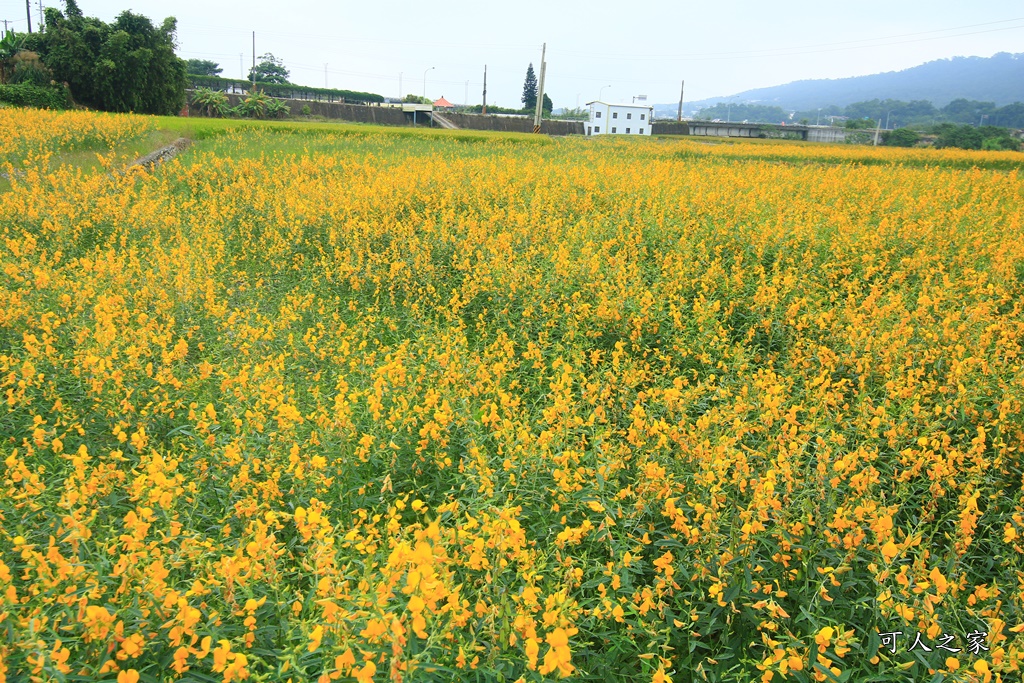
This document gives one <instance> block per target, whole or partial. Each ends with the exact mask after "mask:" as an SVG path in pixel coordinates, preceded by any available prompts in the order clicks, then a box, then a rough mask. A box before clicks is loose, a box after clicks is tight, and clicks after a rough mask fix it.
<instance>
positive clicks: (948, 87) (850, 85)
mask: <svg viewBox="0 0 1024 683" xmlns="http://www.w3.org/2000/svg"><path fill="white" fill-rule="evenodd" d="M732 98H735V99H732ZM958 98H965V99H968V100H979V101H982V102H994V103H995V104H996V106H1003V105H1006V104H1011V103H1013V102H1024V53H1016V54H1011V53H1009V52H1000V53H998V54H996V55H993V56H991V57H954V58H952V59H939V60H936V61H934V62H927V63H926V64H922V65H920V66H915V67H912V68H910V69H904V70H903V71H889V72H886V73H881V74H873V75H870V76H856V77H853V78H837V79H821V80H806V81H794V82H793V83H787V84H785V85H776V86H773V87H770V88H757V89H755V90H747V91H745V92H741V93H737V94H736V95H731V96H729V99H732V101H733V102H756V103H758V104H764V105H774V106H778V107H782V108H783V109H786V110H794V111H811V110H813V109H816V108H817V107H827V106H829V105H831V104H834V105H837V106H840V107H845V106H846V105H848V104H851V103H853V102H864V101H866V100H874V99H879V100H884V99H893V100H902V101H905V102H908V101H910V100H928V101H930V102H931V103H932V104H934V105H935V106H936V107H942V106H944V105H946V104H948V103H949V102H951V101H952V100H955V99H958ZM725 100H726V97H712V98H709V99H706V100H700V101H695V102H684V107H685V109H686V111H687V112H692V111H693V110H694V109H696V108H700V107H706V106H712V105H714V104H716V103H718V102H722V101H725ZM677 108H678V103H677V104H659V105H655V113H656V115H660V116H675V114H676V110H677Z"/></svg>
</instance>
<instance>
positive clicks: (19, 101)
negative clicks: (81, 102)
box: [0, 83, 71, 109]
mask: <svg viewBox="0 0 1024 683" xmlns="http://www.w3.org/2000/svg"><path fill="white" fill-rule="evenodd" d="M0 102H5V103H7V104H13V105H16V106H19V107H38V108H40V109H67V108H68V107H70V106H71V101H70V98H69V97H68V91H67V89H65V88H63V87H52V86H44V87H41V86H38V85H33V84H31V83H17V84H13V85H0Z"/></svg>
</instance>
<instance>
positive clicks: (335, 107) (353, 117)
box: [228, 94, 411, 126]
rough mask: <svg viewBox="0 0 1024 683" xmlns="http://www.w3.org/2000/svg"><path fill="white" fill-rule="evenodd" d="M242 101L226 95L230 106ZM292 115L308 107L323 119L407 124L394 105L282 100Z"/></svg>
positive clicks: (390, 124) (313, 113)
mask: <svg viewBox="0 0 1024 683" xmlns="http://www.w3.org/2000/svg"><path fill="white" fill-rule="evenodd" d="M241 101H242V97H241V95H230V94H229V95H228V102H229V103H230V104H231V106H232V107H236V106H238V103H239V102H241ZM282 101H283V102H284V103H285V104H286V105H287V106H288V109H289V111H290V113H291V115H292V116H300V115H302V108H303V107H309V113H310V114H312V115H313V116H322V117H324V118H325V119H338V120H339V121H355V122H357V123H379V124H382V125H385V126H407V125H410V123H411V120H410V121H406V117H405V114H403V113H402V110H401V109H398V108H394V107H375V106H373V105H364V104H342V103H341V102H316V101H313V100H282Z"/></svg>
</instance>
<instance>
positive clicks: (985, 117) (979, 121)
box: [978, 114, 988, 128]
mask: <svg viewBox="0 0 1024 683" xmlns="http://www.w3.org/2000/svg"><path fill="white" fill-rule="evenodd" d="M987 118H988V114H982V115H981V118H980V119H978V128H981V124H983V123H985V119H987Z"/></svg>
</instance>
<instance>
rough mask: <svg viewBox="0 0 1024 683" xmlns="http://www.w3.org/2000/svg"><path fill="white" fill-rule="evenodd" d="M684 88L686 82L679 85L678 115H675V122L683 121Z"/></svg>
mask: <svg viewBox="0 0 1024 683" xmlns="http://www.w3.org/2000/svg"><path fill="white" fill-rule="evenodd" d="M685 87H686V81H683V82H682V83H681V84H680V85H679V113H678V114H676V121H682V120H683V88H685Z"/></svg>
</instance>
